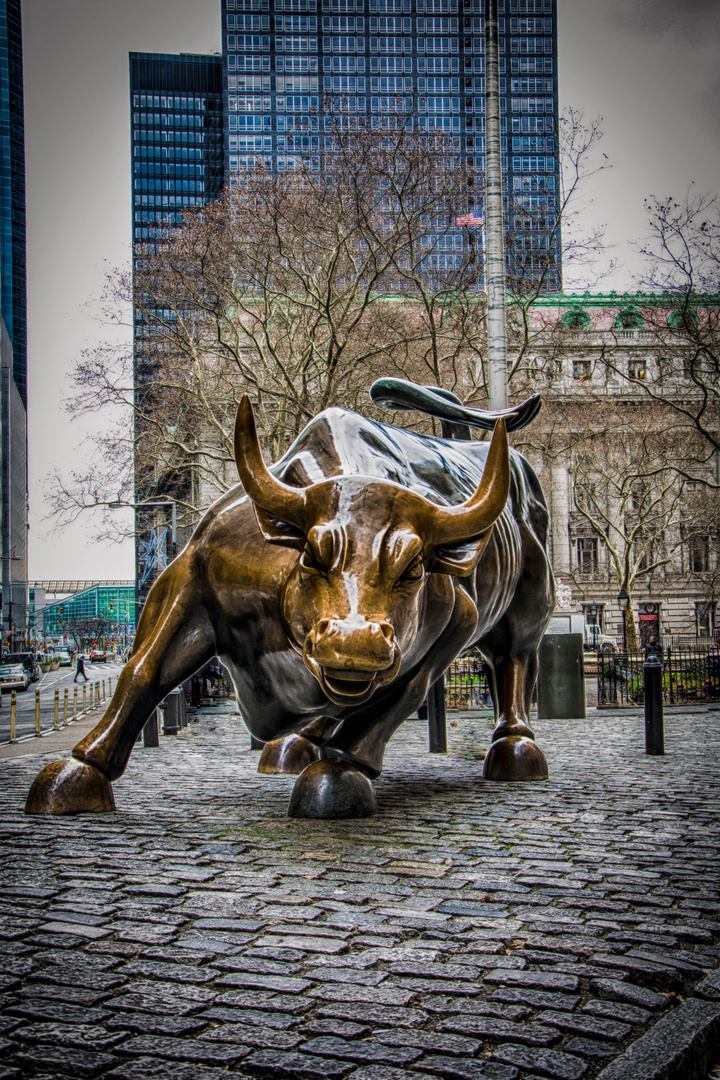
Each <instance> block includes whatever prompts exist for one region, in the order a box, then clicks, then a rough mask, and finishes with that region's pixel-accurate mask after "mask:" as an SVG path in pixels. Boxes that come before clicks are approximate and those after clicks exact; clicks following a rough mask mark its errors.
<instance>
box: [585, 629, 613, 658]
mask: <svg viewBox="0 0 720 1080" xmlns="http://www.w3.org/2000/svg"><path fill="white" fill-rule="evenodd" d="M583 645H584V647H585V651H586V652H589V651H590V650H593V651H594V652H598V651H600V652H609V653H613V652H615V651H616V649H617V641H616V640H615V638H614V637H610V635H609V634H603V632H602V630H601V629H600V627H599V626H597V625H595V624H588V625H586V626H585V630H584V633H583Z"/></svg>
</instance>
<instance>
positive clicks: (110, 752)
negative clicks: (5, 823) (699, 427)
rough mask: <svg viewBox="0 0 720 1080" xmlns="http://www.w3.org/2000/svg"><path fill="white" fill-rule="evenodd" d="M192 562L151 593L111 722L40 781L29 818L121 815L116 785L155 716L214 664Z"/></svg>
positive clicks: (173, 570)
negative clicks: (175, 691) (175, 692)
mask: <svg viewBox="0 0 720 1080" xmlns="http://www.w3.org/2000/svg"><path fill="white" fill-rule="evenodd" d="M185 563H186V560H185V559H183V558H182V557H181V558H180V559H179V560H178V561H177V562H175V563H173V564H172V565H171V566H170V567H168V569H167V570H166V571H165V573H164V574H163V575H162V576H161V577H160V578H159V579H158V581H157V582H156V583H155V585H154V586H153V588H152V589H151V590H150V594H149V596H148V599H147V603H146V604H145V607H144V609H143V613H142V617H141V619H140V623H139V626H138V633H137V637H136V641H135V648H134V650H133V654H132V656H131V657H130V659H129V660H128V662H127V664H126V665H125V667H124V668H123V671H122V673H121V675H120V678H119V679H118V682H117V687H116V689H115V693H114V694H113V697H112V701H111V702H110V706H109V708H108V710H107V712H106V714H105V716H104V717H103V718H102V720H101V721H100V723H99V724H98V725H97V727H96V728H94V729H93V731H91V732H90V734H89V735H86V736H85V738H84V739H82V740H81V741H80V742H79V743H78V744H77V746H76V747H75V748H74V750H73V752H72V757H71V758H69V759H66V760H64V761H55V762H53V763H52V764H51V765H48V766H46V767H45V768H44V769H43V770H42V772H41V773H40V774H39V775H38V776H37V777H36V779H35V781H34V783H33V785H32V787H31V788H30V793H29V795H28V798H27V803H26V805H25V812H26V813H28V814H80V813H88V812H93V811H103V810H114V809H115V800H114V798H113V792H112V787H111V781H113V780H116V779H117V778H118V777H119V776H121V775H122V773H123V772H124V771H125V767H126V765H127V762H128V758H129V757H130V753H131V751H132V748H133V746H134V745H135V741H136V739H137V737H138V735H139V734H140V731H141V730H142V728H143V725H144V724H145V722H146V721H147V718H148V716H150V714H151V712H152V711H153V709H154V708H156V707H157V705H158V704H159V703H160V702H161V701H162V699H163V698H164V697H165V696H166V695H167V694H168V693H169V692H170V690H172V689H174V687H176V686H177V685H178V684H179V683H181V682H183V681H184V680H185V679H187V678H189V676H190V675H192V674H193V672H195V671H197V670H198V668H200V667H202V665H203V664H205V663H207V661H208V660H210V659H211V658H212V656H213V654H214V652H215V647H214V637H213V633H212V628H211V626H210V623H209V620H208V618H207V614H206V612H205V610H204V608H203V607H202V605H201V604H200V602H199V599H198V590H197V588H196V586H195V582H194V580H193V577H192V570H191V568H190V567H189V566H187V565H185Z"/></svg>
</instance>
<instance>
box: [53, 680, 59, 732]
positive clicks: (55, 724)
mask: <svg viewBox="0 0 720 1080" xmlns="http://www.w3.org/2000/svg"><path fill="white" fill-rule="evenodd" d="M59 710H60V691H59V689H58V687H57V686H56V687H55V708H54V710H53V729H54V730H55V731H57V729H58V713H59Z"/></svg>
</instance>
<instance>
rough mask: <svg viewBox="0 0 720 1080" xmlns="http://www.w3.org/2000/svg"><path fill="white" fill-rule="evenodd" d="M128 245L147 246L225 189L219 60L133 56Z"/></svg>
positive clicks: (168, 56) (188, 55)
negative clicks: (130, 236)
mask: <svg viewBox="0 0 720 1080" xmlns="http://www.w3.org/2000/svg"><path fill="white" fill-rule="evenodd" d="M130 95H131V105H132V160H133V166H132V168H133V240H134V241H135V242H136V243H137V242H147V241H148V240H152V238H153V237H154V236H156V235H158V233H157V231H156V230H158V229H159V230H160V234H162V230H163V228H164V227H165V228H166V227H167V226H168V225H172V224H174V223H176V222H179V221H180V220H181V218H182V213H183V210H184V209H189V208H190V207H193V206H202V205H203V203H205V202H207V201H208V200H209V199H213V198H215V197H216V196H217V195H218V194H219V193H220V190H221V188H222V184H223V173H224V161H223V134H222V61H221V58H220V57H219V56H194V55H190V54H187V55H186V54H181V55H180V56H173V55H165V54H156V53H131V54H130Z"/></svg>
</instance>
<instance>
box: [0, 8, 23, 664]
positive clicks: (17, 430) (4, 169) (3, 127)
mask: <svg viewBox="0 0 720 1080" xmlns="http://www.w3.org/2000/svg"><path fill="white" fill-rule="evenodd" d="M0 147H1V149H0V448H1V450H2V454H1V455H0V456H1V464H0V541H1V544H0V546H1V549H2V563H1V566H0V576H1V578H2V593H1V596H2V606H1V609H0V616H1V618H0V632H1V633H2V638H3V645H4V646H7V645H10V646H12V647H16V646H20V645H21V644H22V643H23V640H24V637H25V630H26V595H27V303H26V257H25V129H24V110H23V65H22V23H21V11H20V0H0Z"/></svg>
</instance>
